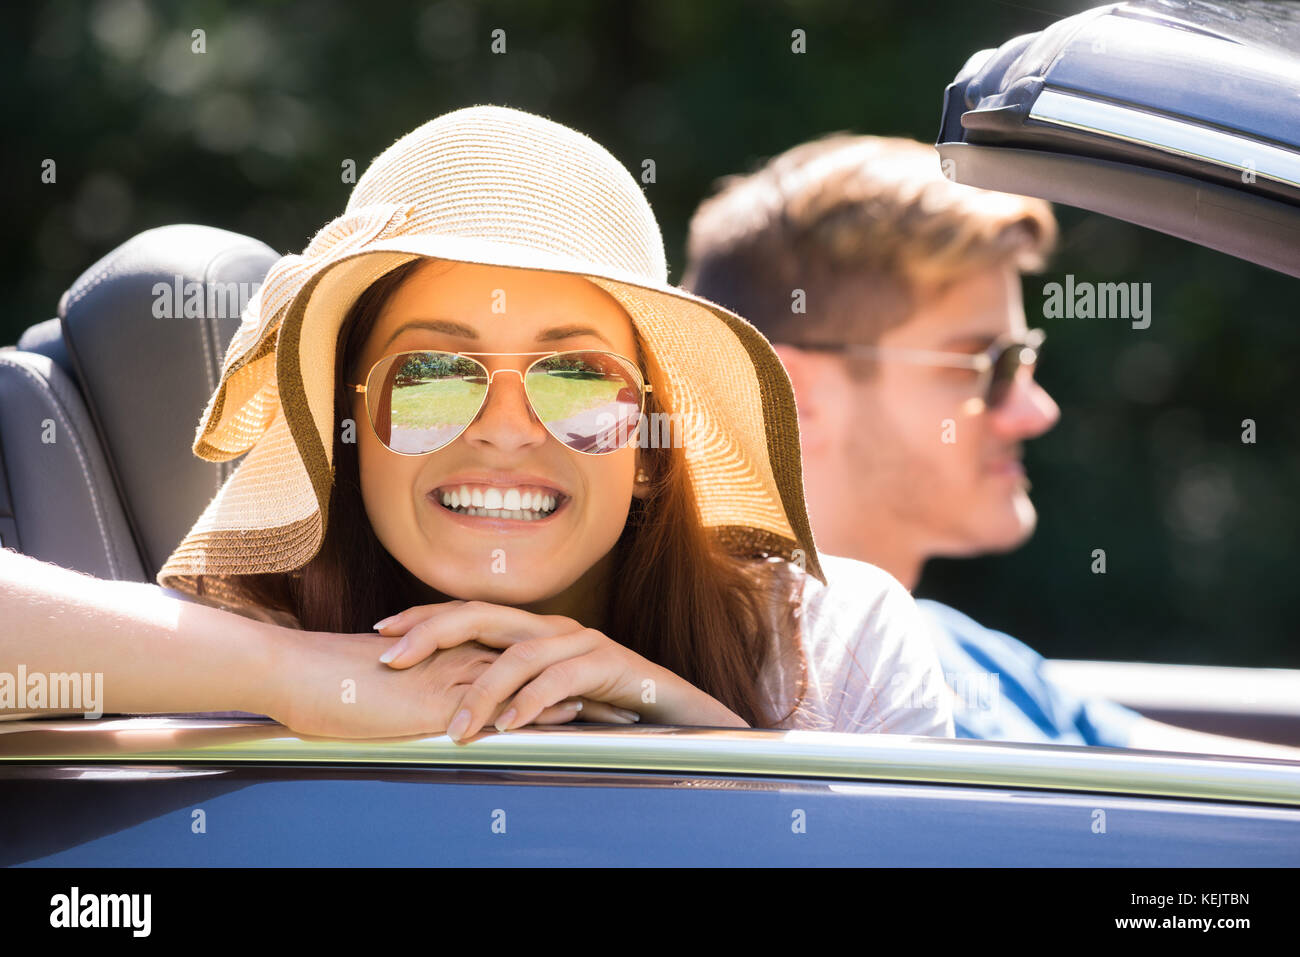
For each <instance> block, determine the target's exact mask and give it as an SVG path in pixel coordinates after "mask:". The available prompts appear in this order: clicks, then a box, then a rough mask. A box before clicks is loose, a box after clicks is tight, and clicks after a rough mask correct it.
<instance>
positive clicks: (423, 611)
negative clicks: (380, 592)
mask: <svg viewBox="0 0 1300 957" xmlns="http://www.w3.org/2000/svg"><path fill="white" fill-rule="evenodd" d="M463 604H465V602H463V601H461V600H460V599H456V600H455V601H443V602H438V603H436V604H433V605H412V606H411V607H410V608H406V609H404V610H402V611H399V612H398V613H397V614H395V615H389V616H388V617H387V618H381V619H380V620H379V621H377V622H375V623H374V625H372V626H371V627H372V628H374V630H375V631H377V632H379V634H381V635H385V636H387V637H390V638H391V637H393V636H395V635H404V634H406V632H407V630H408V629H409V628H410V627H411V626H412V625H414V624H416V623H418V622H421V621H424V620H425V619H426V618H428V617H430V616H433V615H439V614H442V613H443V612H445V611H447V610H448V609H450V608H454V607H456V606H458V605H463Z"/></svg>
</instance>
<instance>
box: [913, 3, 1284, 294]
mask: <svg viewBox="0 0 1300 957" xmlns="http://www.w3.org/2000/svg"><path fill="white" fill-rule="evenodd" d="M938 148H939V152H940V155H941V156H942V158H943V160H944V168H945V171H946V172H947V173H948V175H949V176H950V177H951V178H953V179H955V180H956V181H957V182H961V183H969V184H970V185H974V186H982V187H985V188H989V189H1000V190H1004V191H1007V192H1016V193H1024V194H1028V195H1033V196H1041V197H1043V198H1045V199H1050V200H1054V201H1057V202H1063V203H1067V204H1070V205H1074V206H1080V207H1083V208H1085V209H1091V210H1095V211H1097V212H1102V213H1106V214H1108V215H1111V216H1115V217H1117V218H1120V219H1125V220H1128V221H1130V222H1134V223H1138V224H1140V225H1143V226H1149V227H1151V228H1154V229H1159V230H1161V231H1163V232H1168V233H1171V234H1173V235H1176V236H1181V237H1183V238H1185V239H1189V240H1191V241H1193V242H1197V243H1200V244H1202V245H1205V246H1209V247H1212V248H1215V249H1220V250H1223V251H1225V252H1228V253H1231V254H1233V255H1236V256H1240V257H1241V258H1244V259H1248V260H1251V261H1253V262H1257V263H1260V264H1262V265H1265V266H1269V267H1271V268H1274V269H1278V270H1280V271H1282V272H1286V273H1289V274H1291V275H1295V276H1300V5H1297V4H1282V3H1262V2H1237V3H1204V2H1171V0H1166V2H1155V0H1138V2H1130V3H1118V4H1109V5H1107V6H1104V7H1098V8H1096V9H1094V10H1089V11H1086V12H1084V13H1080V14H1077V15H1075V16H1072V17H1069V18H1067V19H1065V20H1062V21H1060V22H1058V23H1055V24H1053V25H1052V26H1050V27H1048V28H1047V29H1045V30H1043V31H1041V32H1039V33H1033V34H1026V35H1024V36H1020V37H1016V38H1014V39H1012V40H1009V41H1007V42H1006V43H1004V44H1003V45H1002V46H1001V47H999V48H998V49H996V50H982V51H980V52H979V53H976V54H975V55H974V56H972V57H971V58H970V59H969V60H968V61H967V62H966V64H965V66H964V67H963V68H962V70H961V72H960V73H959V74H958V75H957V77H956V79H955V80H954V81H953V83H952V84H950V85H949V87H948V89H947V91H946V92H945V94H944V106H943V119H942V124H941V128H940V134H939V140H938Z"/></svg>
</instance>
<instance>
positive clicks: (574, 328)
mask: <svg viewBox="0 0 1300 957" xmlns="http://www.w3.org/2000/svg"><path fill="white" fill-rule="evenodd" d="M411 329H425V330H428V331H429V332H441V333H444V334H446V335H449V336H459V337H460V338H462V339H470V340H477V339H478V338H479V335H478V332H477V331H475V330H474V329H473V328H471V327H470V326H467V325H465V324H464V323H460V322H453V321H452V320H450V319H412V320H411V321H410V322H407V323H404V324H403V325H401V326H399V327H398V328H397V330H396V331H395V332H394V333H393V334H392V335H391V336H389V337H388V341H387V342H385V343H384V348H388V346H390V345H392V344H393V341H394V340H395V339H396V338H397V337H398V336H400V335H401V334H402V333H404V332H407V331H409V330H411ZM577 336H595V337H596V338H597V339H599V340H600V341H601V342H603V343H605V344H606V345H611V343H610V341H609V340H608V339H607V338H605V336H603V335H602V334H601V333H600V331H599V330H597V329H594V328H592V327H591V326H580V325H568V326H553V327H551V328H550V329H544V330H543V331H541V332H539V333H538V334H537V341H538V342H556V341H558V340H561V339H573V338H576V337H577Z"/></svg>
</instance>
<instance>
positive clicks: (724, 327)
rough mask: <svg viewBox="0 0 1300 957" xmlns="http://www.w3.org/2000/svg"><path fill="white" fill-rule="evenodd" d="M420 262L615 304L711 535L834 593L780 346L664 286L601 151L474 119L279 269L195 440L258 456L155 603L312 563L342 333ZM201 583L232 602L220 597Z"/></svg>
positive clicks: (357, 202) (475, 113)
mask: <svg viewBox="0 0 1300 957" xmlns="http://www.w3.org/2000/svg"><path fill="white" fill-rule="evenodd" d="M421 256H428V257H435V258H438V259H448V260H456V261H460V262H468V263H479V264H485V265H494V266H508V267H518V268H525V269H540V270H550V271H555V272H562V273H572V274H576V275H579V276H583V277H586V278H587V279H589V280H590V281H591V282H593V283H595V284H596V285H597V286H598V287H599V288H601V289H603V290H605V291H606V292H608V293H609V294H610V295H611V296H613V297H614V299H615V300H617V301H618V303H619V304H620V305H621V306H622V307H623V309H624V310H626V312H627V313H628V315H629V316H630V317H631V319H632V322H633V323H634V324H635V326H636V328H637V329H638V330H639V331H640V333H641V335H642V337H643V339H644V341H645V344H646V346H647V348H648V349H649V351H650V352H651V354H652V356H653V357H654V359H655V361H656V363H657V364H658V365H659V367H660V369H661V370H662V371H663V374H664V376H665V377H666V379H667V381H666V383H665V384H664V385H665V387H664V388H663V389H662V391H663V392H666V393H667V396H666V398H667V401H668V403H669V407H670V408H671V409H672V410H673V412H675V413H676V415H677V416H678V418H679V422H680V424H681V426H682V428H683V439H682V446H683V449H682V450H683V454H684V455H685V458H686V462H687V466H688V472H689V475H690V480H691V483H692V487H693V490H694V494H695V497H696V500H697V502H698V504H699V509H700V514H701V518H702V520H703V522H704V524H705V526H706V527H708V528H710V529H712V530H714V531H715V532H716V534H718V535H719V536H720V537H721V538H722V539H723V540H724V541H725V542H727V543H728V545H729V546H731V547H732V548H733V549H734V550H736V551H738V552H740V553H742V554H753V555H761V554H767V555H779V556H782V557H785V558H787V559H789V560H791V561H794V562H796V563H798V564H801V565H802V566H803V567H804V568H805V569H806V570H807V571H808V572H809V573H810V574H812V575H814V576H815V577H817V578H818V579H820V580H822V581H823V582H824V581H825V577H824V575H823V573H822V570H821V567H820V565H819V563H818V561H817V552H816V549H815V548H814V546H813V539H812V532H811V530H810V529H809V524H808V516H807V512H806V510H805V507H804V500H803V478H802V473H801V467H800V458H799V431H798V422H797V419H796V414H795V404H794V396H793V393H792V391H791V388H790V380H789V378H788V377H787V376H786V373H785V370H784V369H783V368H782V366H781V363H780V361H779V360H778V359H777V356H776V353H775V352H774V351H773V350H772V347H771V346H770V345H769V344H768V342H767V340H766V339H764V338H763V337H762V335H760V334H759V333H758V332H757V331H756V330H755V329H754V328H753V327H752V326H751V325H749V324H748V323H747V322H746V321H745V320H743V319H741V318H740V317H739V316H737V315H735V314H734V313H732V312H729V311H727V310H726V309H724V308H723V307H721V306H718V305H716V304H714V303H711V302H709V301H707V300H705V299H701V298H700V297H698V296H694V295H692V294H690V293H688V292H685V291H684V290H681V289H678V288H676V287H674V286H671V285H669V284H668V269H667V264H666V262H665V258H664V249H663V239H662V237H661V236H660V233H659V226H658V224H657V223H656V222H655V218H654V214H653V213H652V212H651V210H650V206H649V204H648V203H647V202H646V199H645V197H644V196H643V195H642V192H641V189H640V187H639V186H638V185H637V183H636V181H635V180H634V179H633V177H632V176H631V175H630V174H629V173H628V171H627V170H625V169H624V168H623V167H622V166H621V165H619V163H618V161H617V160H616V159H614V157H613V156H612V155H610V154H609V152H607V151H606V150H605V149H604V148H603V147H601V146H600V145H599V144H597V143H596V142H594V141H593V140H591V139H590V138H589V137H587V136H585V135H583V134H582V133H579V132H577V131H575V130H571V129H569V128H568V127H565V126H561V125H560V124H558V123H553V122H551V121H550V120H547V119H543V118H542V117H539V116H534V115H532V114H530V113H524V112H521V111H518V110H513V109H507V108H503V107H493V106H476V107H471V108H467V109H462V110H456V111H455V112H452V113H448V114H446V115H444V116H440V117H438V118H437V119H434V120H431V121H429V122H428V123H425V124H424V125H422V126H420V127H419V128H418V129H416V130H414V131H412V132H410V133H408V134H407V135H405V136H403V137H402V138H401V139H399V140H398V141H397V142H396V143H394V144H393V145H392V146H390V147H389V148H388V149H386V150H385V151H384V152H383V153H382V154H380V156H379V157H378V158H376V159H375V160H374V162H372V163H371V165H370V167H369V169H367V170H366V172H365V173H364V174H363V175H362V177H361V178H360V180H359V181H358V182H357V184H356V186H355V187H354V188H353V190H352V195H351V197H350V198H349V200H348V205H347V209H346V210H345V211H344V212H343V215H341V216H340V217H338V218H337V219H335V220H334V221H333V222H331V223H329V224H327V225H326V226H325V227H324V228H323V229H321V230H320V232H318V233H317V234H316V236H315V238H314V239H312V241H311V243H310V245H308V247H307V249H306V250H305V251H304V252H303V253H302V254H301V255H287V256H284V257H283V258H281V259H280V260H278V261H277V262H276V263H275V264H274V265H273V266H272V267H271V270H270V272H269V273H268V274H267V276H266V279H265V281H264V282H263V283H262V285H261V287H260V289H259V290H258V293H257V294H256V295H255V296H254V297H253V299H252V300H251V301H250V303H249V305H248V308H247V309H246V310H245V312H244V314H243V317H242V323H241V325H240V327H239V329H238V330H237V332H236V333H235V336H234V338H233V339H232V340H231V342H230V347H229V349H228V351H227V353H226V358H225V363H224V366H223V369H222V374H221V382H220V384H219V385H218V386H217V389H216V391H215V392H214V393H213V395H212V397H211V398H210V399H209V400H208V405H207V408H206V409H205V410H204V412H203V417H202V420H201V421H200V423H199V428H198V430H197V432H196V435H195V440H194V453H195V454H196V455H198V456H199V457H200V458H203V459H206V460H208V461H211V462H222V461H228V460H230V459H233V458H237V457H238V456H240V455H242V454H244V453H247V456H246V457H245V458H244V460H243V461H242V462H241V463H240V464H239V465H238V467H237V468H236V469H235V471H234V472H233V474H231V476H230V477H229V479H227V480H226V482H225V484H224V485H222V487H221V489H220V490H219V491H218V492H217V494H216V496H215V497H214V498H213V499H212V501H211V502H210V503H209V504H208V506H207V508H206V509H204V511H203V514H202V515H201V516H199V519H198V521H196V522H195V523H194V527H193V528H192V529H191V530H190V532H189V533H188V534H187V535H186V536H185V538H184V540H183V541H182V542H181V543H180V545H179V546H177V548H176V550H175V551H174V552H173V553H172V554H171V556H170V557H169V558H168V559H167V562H166V563H165V564H164V565H163V567H162V569H161V570H160V571H159V572H158V577H157V581H158V583H159V584H160V585H163V586H166V587H172V588H177V589H180V590H182V591H186V592H189V593H191V594H195V593H197V587H198V586H197V581H196V578H195V576H199V575H203V576H222V575H231V574H244V573H251V572H287V571H292V570H294V569H297V568H301V567H302V566H303V565H305V564H306V563H307V562H309V561H310V560H311V559H312V557H313V556H315V555H316V553H317V551H318V550H319V548H320V545H321V541H322V539H323V537H324V533H325V527H326V522H327V513H328V507H329V498H330V488H331V485H332V482H333V461H332V458H333V451H334V430H335V429H336V428H337V427H338V426H337V425H336V422H335V409H334V376H335V362H336V361H337V357H336V356H335V344H336V341H337V333H338V331H339V328H340V326H341V325H342V323H343V320H344V318H345V316H346V315H347V313H348V310H349V309H350V308H351V306H352V305H353V303H354V302H355V301H356V299H357V297H358V296H360V294H361V293H362V292H363V291H364V290H365V289H366V287H368V286H369V285H370V284H371V283H373V282H375V280H377V279H379V278H380V277H381V276H383V275H384V274H385V273H388V272H390V271H391V270H393V269H395V268H397V267H398V266H400V265H402V264H404V263H406V262H409V261H411V260H412V259H415V258H417V257H421ZM656 394H658V393H656ZM205 584H206V592H207V594H209V595H212V596H213V597H221V595H222V587H223V586H222V584H221V581H220V579H219V578H211V577H210V578H208V579H207V580H206V583H205ZM227 597H229V596H227Z"/></svg>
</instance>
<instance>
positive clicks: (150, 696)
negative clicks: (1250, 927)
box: [0, 549, 284, 718]
mask: <svg viewBox="0 0 1300 957" xmlns="http://www.w3.org/2000/svg"><path fill="white" fill-rule="evenodd" d="M283 630H284V629H280V628H279V627H278V626H275V625H271V624H268V623H265V622H258V621H254V620H251V619H248V618H244V617H242V616H240V615H236V614H233V613H231V612H226V611H222V610H221V609H218V608H212V607H209V606H207V605H199V604H193V603H190V602H185V601H181V600H178V599H175V598H171V597H169V596H167V595H165V594H163V592H162V589H160V588H158V587H157V586H156V585H151V584H145V583H136V582H115V581H104V580H101V579H97V578H91V577H89V576H86V575H83V574H80V573H78V572H73V571H69V570H68V569H64V568H59V567H58V566H55V565H49V564H46V563H44V562H40V561H37V560H35V559H32V558H29V557H27V556H24V555H19V554H17V553H16V552H13V551H8V550H3V549H0V718H3V717H15V716H17V714H18V713H19V712H32V711H33V710H34V709H33V708H32V707H31V703H32V698H33V697H34V691H35V688H34V687H33V685H35V684H45V685H46V691H45V698H46V700H45V701H44V702H43V703H42V704H41V705H40V708H39V709H38V711H37V713H42V714H57V713H60V711H62V712H63V713H73V712H84V711H90V710H92V709H91V708H87V707H85V702H82V703H80V704H79V705H78V706H77V707H76V708H73V709H68V708H61V707H59V706H60V701H59V700H58V696H57V694H56V693H55V689H56V685H57V684H58V679H49V680H48V681H47V678H48V676H51V675H73V674H76V675H87V676H90V678H89V680H88V681H83V682H82V685H83V687H85V688H91V689H93V688H94V686H95V682H96V680H98V676H100V675H102V685H101V686H100V687H101V688H102V692H99V693H97V694H99V695H100V696H101V698H102V700H99V701H96V702H93V704H94V705H95V707H96V708H97V709H98V710H102V711H103V712H104V713H108V714H113V713H146V714H147V713H164V712H186V711H251V712H256V713H258V714H268V713H270V712H271V711H273V710H277V711H278V701H277V698H276V679H277V674H276V669H275V667H274V661H275V660H276V652H277V649H278V641H279V640H280V637H279V632H281V631H283ZM20 669H21V673H22V674H23V675H24V677H25V680H26V682H27V685H28V687H27V688H25V689H23V691H22V692H21V698H22V699H26V701H27V707H21V706H20V701H19V700H18V698H17V697H16V696H15V692H16V691H17V690H18V676H19V674H20ZM34 675H35V676H43V677H40V678H33V677H32V676H34ZM6 681H7V682H8V694H5V693H4V692H5V687H4V685H5V682H6ZM67 681H68V679H64V682H65V684H66V682H67ZM64 697H65V698H66V697H67V695H66V694H65V695H64ZM63 703H64V704H66V701H64V702H63Z"/></svg>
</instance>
